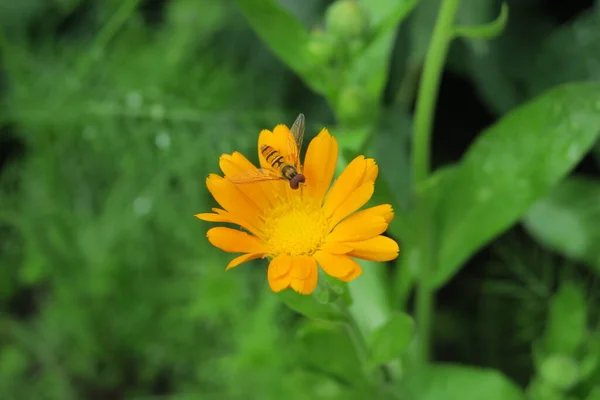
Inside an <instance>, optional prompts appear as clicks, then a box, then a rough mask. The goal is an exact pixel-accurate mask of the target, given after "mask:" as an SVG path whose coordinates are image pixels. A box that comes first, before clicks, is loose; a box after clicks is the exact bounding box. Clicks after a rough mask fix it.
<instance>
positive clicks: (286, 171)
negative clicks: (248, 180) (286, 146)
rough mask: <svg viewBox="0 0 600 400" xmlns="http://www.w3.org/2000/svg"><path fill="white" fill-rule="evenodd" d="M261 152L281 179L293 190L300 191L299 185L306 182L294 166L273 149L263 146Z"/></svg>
mask: <svg viewBox="0 0 600 400" xmlns="http://www.w3.org/2000/svg"><path fill="white" fill-rule="evenodd" d="M260 152H261V154H262V155H263V157H264V158H265V160H267V162H268V163H269V165H270V166H271V168H273V169H275V170H277V171H279V173H280V174H281V177H282V178H283V179H285V180H286V181H288V182H289V183H290V187H291V188H292V189H298V187H299V185H300V184H301V183H304V182H305V178H304V175H302V174H301V173H299V172H298V170H297V169H296V167H294V166H293V165H292V164H289V163H288V162H287V161H286V160H285V158H284V157H283V156H282V155H281V153H280V152H278V151H277V150H275V149H274V148H273V147H271V146H268V145H263V146H262V147H261V149H260Z"/></svg>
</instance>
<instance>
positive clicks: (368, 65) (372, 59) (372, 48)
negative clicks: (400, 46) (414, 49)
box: [347, 0, 417, 100]
mask: <svg viewBox="0 0 600 400" xmlns="http://www.w3.org/2000/svg"><path fill="white" fill-rule="evenodd" d="M363 4H364V7H365V9H366V10H367V12H368V13H369V17H370V20H371V24H372V26H373V27H374V29H373V34H372V36H371V37H370V38H369V41H368V42H367V44H366V47H365V49H364V50H363V51H362V52H360V54H359V55H358V56H357V57H356V59H355V60H354V61H353V62H352V64H351V66H350V70H349V77H348V82H347V84H354V85H360V87H362V88H363V89H364V90H365V94H366V95H367V96H368V97H369V98H370V99H373V100H379V98H380V97H381V94H382V92H383V89H384V87H385V84H386V82H387V80H388V71H389V66H390V57H391V55H392V49H393V47H394V41H395V39H396V29H395V28H396V27H397V26H398V24H399V23H400V22H401V21H402V20H403V19H405V18H406V16H407V15H408V13H409V12H410V11H411V10H412V9H413V8H414V6H415V5H416V4H417V1H416V0H397V1H390V0H369V1H364V2H363Z"/></svg>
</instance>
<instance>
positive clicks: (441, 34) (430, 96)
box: [412, 0, 460, 186]
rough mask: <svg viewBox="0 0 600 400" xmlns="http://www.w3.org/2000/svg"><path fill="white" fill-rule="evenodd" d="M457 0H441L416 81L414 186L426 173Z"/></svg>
mask: <svg viewBox="0 0 600 400" xmlns="http://www.w3.org/2000/svg"><path fill="white" fill-rule="evenodd" d="M459 4H460V0H443V2H442V6H441V8H440V11H439V14H438V18H437V21H436V23H435V28H434V30H433V35H432V37H431V42H430V44H429V48H428V50H427V55H426V57H425V65H424V66H423V73H422V75H421V81H420V83H419V97H418V99H417V106H416V111H415V132H414V139H413V143H412V151H413V178H414V179H413V184H414V185H415V186H416V185H418V184H419V183H421V182H422V181H423V180H425V179H426V178H427V176H428V174H429V153H430V142H431V130H432V126H433V117H434V111H435V102H436V99H437V95H438V91H439V83H440V78H441V75H442V70H443V67H444V62H445V60H446V55H447V54H448V48H449V47H450V42H451V41H452V37H453V26H454V25H453V22H454V17H455V15H456V11H457V10H458V6H459Z"/></svg>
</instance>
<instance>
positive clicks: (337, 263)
mask: <svg viewBox="0 0 600 400" xmlns="http://www.w3.org/2000/svg"><path fill="white" fill-rule="evenodd" d="M315 258H316V259H317V261H318V262H319V265H320V266H321V268H322V269H323V271H325V272H326V273H327V274H328V275H331V276H333V277H334V278H340V279H341V278H343V277H345V276H348V275H349V274H350V273H352V272H353V271H354V270H355V269H356V267H357V262H356V261H354V260H353V259H351V258H350V257H348V256H346V255H340V254H330V253H327V252H325V251H317V252H316V253H315ZM359 268H360V266H359Z"/></svg>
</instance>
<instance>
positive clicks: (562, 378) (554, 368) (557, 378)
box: [540, 354, 580, 391]
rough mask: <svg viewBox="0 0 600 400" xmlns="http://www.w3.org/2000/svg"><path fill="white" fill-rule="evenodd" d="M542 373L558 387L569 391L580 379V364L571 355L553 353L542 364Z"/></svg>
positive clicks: (547, 380)
mask: <svg viewBox="0 0 600 400" xmlns="http://www.w3.org/2000/svg"><path fill="white" fill-rule="evenodd" d="M540 375H541V376H542V378H543V379H544V380H545V381H546V382H548V383H549V384H551V385H552V386H554V387H556V388H557V389H561V390H564V391H567V390H569V389H571V388H572V387H573V386H575V385H576V384H577V382H578V381H579V377H580V374H579V365H578V364H577V362H576V361H575V360H574V359H572V358H571V357H568V356H564V355H560V354H557V355H553V356H550V357H548V358H546V359H545V360H544V362H543V363H542V365H541V366H540Z"/></svg>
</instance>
